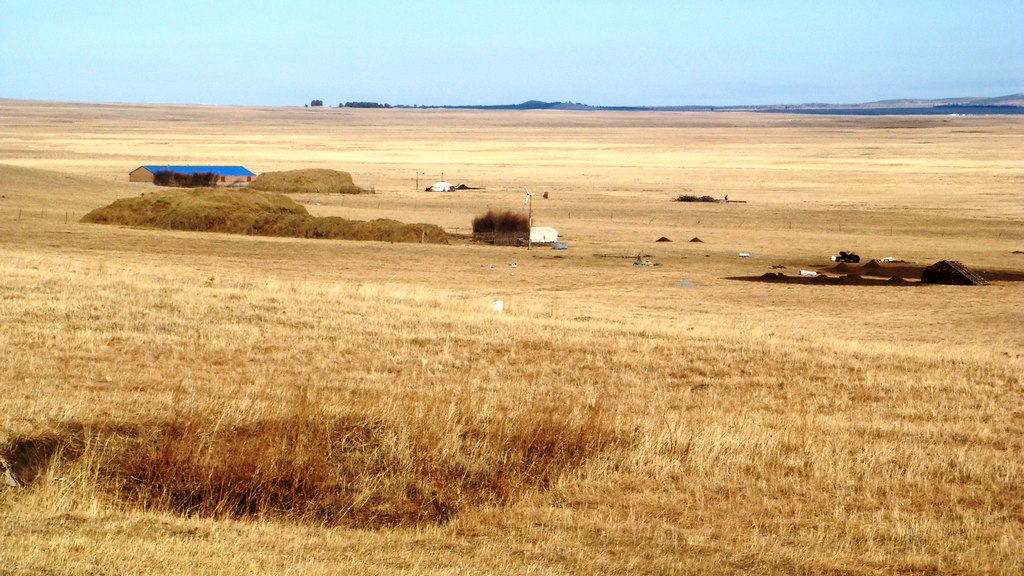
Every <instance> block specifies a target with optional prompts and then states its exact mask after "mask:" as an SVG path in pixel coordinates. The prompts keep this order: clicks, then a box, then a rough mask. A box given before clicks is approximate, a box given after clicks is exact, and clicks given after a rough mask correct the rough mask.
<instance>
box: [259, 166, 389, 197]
mask: <svg viewBox="0 0 1024 576" xmlns="http://www.w3.org/2000/svg"><path fill="white" fill-rule="evenodd" d="M249 189H250V190H261V191H264V192H279V193H282V194H366V193H368V192H369V191H368V190H366V189H365V188H360V187H359V186H356V185H355V183H354V182H353V181H352V175H351V174H349V173H348V172H341V171H338V170H328V169H325V168H310V169H306V170H287V171H284V172H264V173H262V174H260V175H259V176H257V177H256V179H255V180H253V181H252V184H249Z"/></svg>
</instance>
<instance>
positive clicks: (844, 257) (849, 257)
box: [832, 250, 860, 264]
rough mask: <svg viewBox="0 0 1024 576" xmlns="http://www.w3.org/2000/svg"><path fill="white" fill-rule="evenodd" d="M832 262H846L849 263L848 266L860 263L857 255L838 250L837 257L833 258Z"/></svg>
mask: <svg viewBox="0 0 1024 576" xmlns="http://www.w3.org/2000/svg"><path fill="white" fill-rule="evenodd" d="M832 261H833V262H847V263H850V264H859V263H860V256H858V255H857V254H855V253H853V252H845V251H843V250H840V251H839V255H838V256H833V257H832Z"/></svg>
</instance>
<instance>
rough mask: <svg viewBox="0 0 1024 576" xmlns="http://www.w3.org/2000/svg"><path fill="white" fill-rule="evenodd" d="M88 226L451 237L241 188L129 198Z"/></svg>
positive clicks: (92, 217)
mask: <svg viewBox="0 0 1024 576" xmlns="http://www.w3.org/2000/svg"><path fill="white" fill-rule="evenodd" d="M82 222H89V223H95V224H120V225H125V226H143V227H147V228H167V229H171V230H191V231H198V232H226V233H229V234H250V235H255V236H285V237H293V238H329V239H340V240H376V241H382V242H425V243H431V244H447V243H448V234H447V233H445V231H444V229H442V228H441V227H439V226H435V225H433V224H405V223H403V222H398V221H396V220H371V221H369V222H363V221H358V220H346V219H344V218H338V217H328V218H316V217H314V216H311V215H310V214H309V213H308V212H307V211H306V209H305V208H303V207H302V206H300V205H298V204H296V203H295V202H294V201H292V200H291V199H290V198H288V197H287V196H283V195H281V194H270V193H263V192H254V191H252V190H237V189H219V188H213V189H210V188H198V189H195V190H169V191H167V192H156V193H150V194H144V195H142V196H139V197H136V198H124V199H121V200H118V201H116V202H114V203H113V204H111V205H109V206H106V207H104V208H97V209H96V210H93V211H92V212H90V213H88V214H86V215H85V216H84V217H83V218H82Z"/></svg>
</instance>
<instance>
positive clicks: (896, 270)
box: [822, 260, 924, 280]
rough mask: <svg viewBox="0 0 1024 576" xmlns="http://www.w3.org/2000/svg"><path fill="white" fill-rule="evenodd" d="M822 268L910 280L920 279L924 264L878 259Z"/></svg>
mask: <svg viewBox="0 0 1024 576" xmlns="http://www.w3.org/2000/svg"><path fill="white" fill-rule="evenodd" d="M822 270H824V271H828V272H838V273H842V274H856V275H858V276H874V277H878V278H892V277H893V276H897V277H899V278H904V279H909V280H920V278H921V272H922V271H923V270H924V266H921V265H919V264H911V263H907V262H900V263H893V264H889V263H885V264H883V263H881V262H879V261H878V260H868V261H867V262H865V263H864V264H861V265H860V266H856V265H853V264H848V263H845V262H840V263H838V264H836V265H835V266H831V267H828V268H823V269H822Z"/></svg>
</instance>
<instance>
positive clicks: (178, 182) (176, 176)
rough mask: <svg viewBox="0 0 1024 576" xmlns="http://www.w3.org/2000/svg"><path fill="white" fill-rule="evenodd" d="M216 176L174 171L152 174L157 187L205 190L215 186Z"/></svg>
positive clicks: (204, 173) (214, 174)
mask: <svg viewBox="0 0 1024 576" xmlns="http://www.w3.org/2000/svg"><path fill="white" fill-rule="evenodd" d="M217 178H218V176H217V174H216V173H214V172H193V173H191V174H186V173H184V172H175V171H174V170H157V171H156V173H155V174H153V183H154V184H156V185H157V186H174V187H177V188H206V187H210V186H216V185H217Z"/></svg>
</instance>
